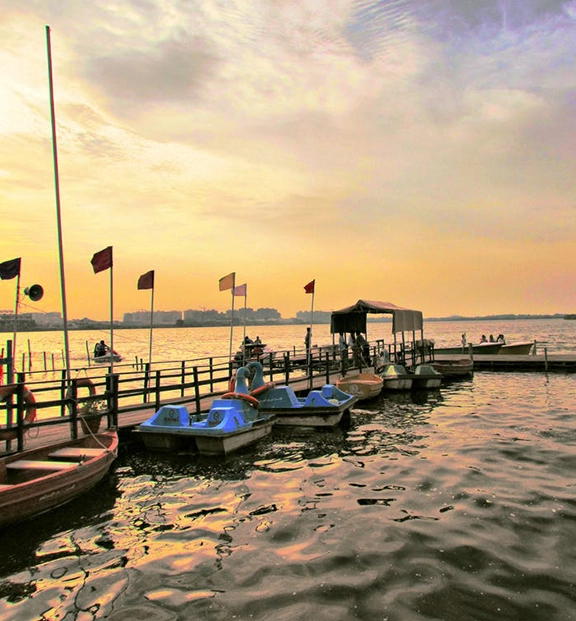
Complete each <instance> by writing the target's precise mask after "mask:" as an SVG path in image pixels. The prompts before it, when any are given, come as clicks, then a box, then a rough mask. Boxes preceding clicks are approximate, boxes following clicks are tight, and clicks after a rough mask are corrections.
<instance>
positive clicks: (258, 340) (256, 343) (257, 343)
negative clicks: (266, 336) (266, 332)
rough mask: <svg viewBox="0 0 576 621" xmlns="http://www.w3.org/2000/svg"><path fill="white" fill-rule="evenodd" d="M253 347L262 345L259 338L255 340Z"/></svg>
mask: <svg viewBox="0 0 576 621" xmlns="http://www.w3.org/2000/svg"><path fill="white" fill-rule="evenodd" d="M254 345H262V339H261V338H260V337H259V336H257V337H256V338H255V340H254Z"/></svg>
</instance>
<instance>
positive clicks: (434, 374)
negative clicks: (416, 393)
mask: <svg viewBox="0 0 576 621" xmlns="http://www.w3.org/2000/svg"><path fill="white" fill-rule="evenodd" d="M441 383H442V373H440V372H439V371H437V370H436V369H435V368H434V367H433V366H432V365H430V364H419V365H417V366H416V368H415V369H414V373H413V374H412V389H414V390H429V389H431V388H438V387H439V386H440V384H441Z"/></svg>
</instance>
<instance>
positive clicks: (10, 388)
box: [0, 384, 36, 440]
mask: <svg viewBox="0 0 576 621" xmlns="http://www.w3.org/2000/svg"><path fill="white" fill-rule="evenodd" d="M17 391H18V384H8V385H7V386H0V399H1V400H2V401H4V399H6V398H7V397H9V396H10V395H14V394H16V393H17ZM22 398H23V399H24V403H25V404H26V414H25V416H24V422H25V423H28V424H31V423H33V422H34V421H35V420H36V399H35V398H34V395H33V394H32V391H31V390H30V389H29V388H28V387H27V386H24V388H23V389H22ZM16 437H17V433H16V430H15V429H2V430H0V440H13V439H14V438H16Z"/></svg>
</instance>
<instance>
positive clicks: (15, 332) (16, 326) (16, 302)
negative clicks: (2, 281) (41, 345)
mask: <svg viewBox="0 0 576 621" xmlns="http://www.w3.org/2000/svg"><path fill="white" fill-rule="evenodd" d="M19 291H20V270H18V276H17V277H16V298H15V300H14V332H13V334H12V364H15V363H16V335H17V334H18V293H19Z"/></svg>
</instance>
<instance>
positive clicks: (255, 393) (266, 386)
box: [250, 382, 276, 397]
mask: <svg viewBox="0 0 576 621" xmlns="http://www.w3.org/2000/svg"><path fill="white" fill-rule="evenodd" d="M275 386H276V384H275V383H274V382H266V383H265V384H263V385H262V386H259V387H258V388H254V390H251V391H250V394H251V395H252V396H253V397H257V396H258V395H261V394H262V393H263V392H266V391H267V390H270V389H271V388H274V387H275Z"/></svg>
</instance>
